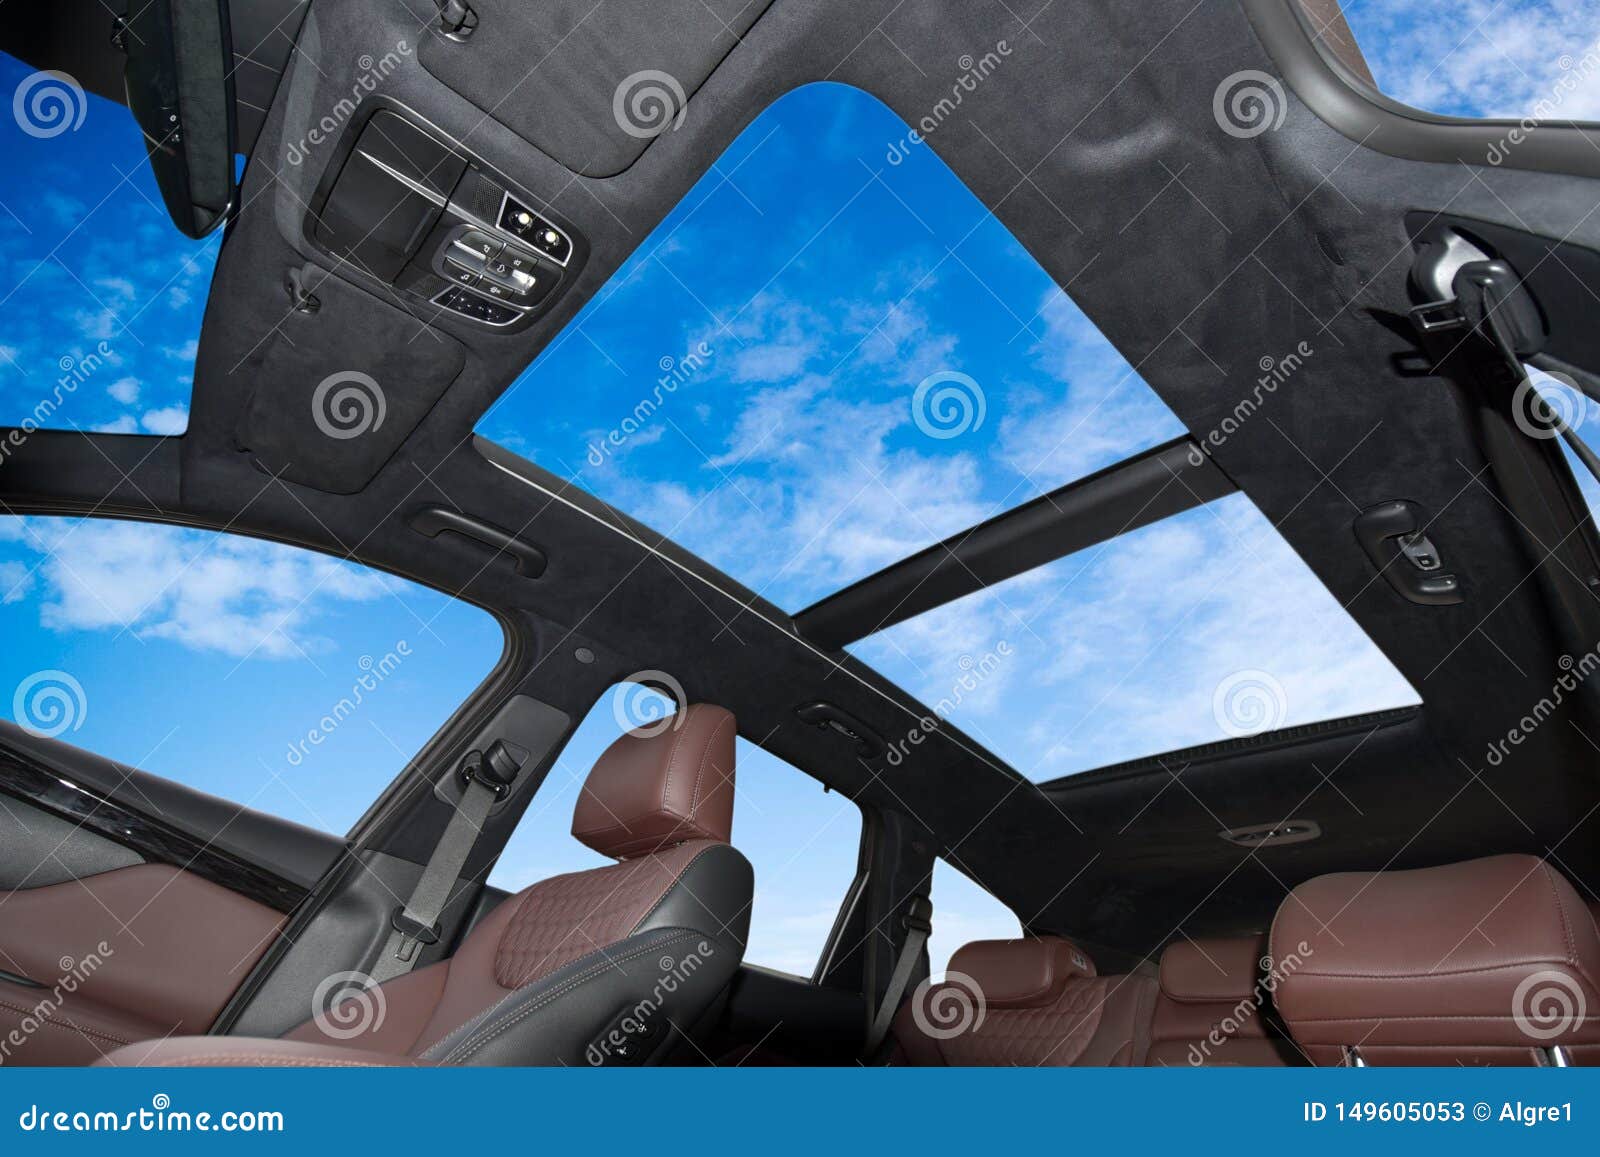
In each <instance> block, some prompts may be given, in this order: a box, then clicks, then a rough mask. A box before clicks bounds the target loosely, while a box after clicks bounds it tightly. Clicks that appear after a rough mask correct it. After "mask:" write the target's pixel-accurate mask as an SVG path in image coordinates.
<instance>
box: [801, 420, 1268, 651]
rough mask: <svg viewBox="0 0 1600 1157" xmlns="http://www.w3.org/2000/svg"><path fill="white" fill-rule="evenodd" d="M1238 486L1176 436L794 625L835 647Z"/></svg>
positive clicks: (850, 591) (883, 574)
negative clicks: (1170, 440) (1175, 438)
mask: <svg viewBox="0 0 1600 1157" xmlns="http://www.w3.org/2000/svg"><path fill="white" fill-rule="evenodd" d="M1237 489H1238V487H1236V486H1235V485H1234V484H1233V481H1232V479H1230V478H1229V477H1228V476H1227V475H1226V474H1224V473H1223V472H1222V470H1221V469H1220V468H1219V467H1218V466H1217V465H1216V464H1215V463H1214V462H1212V460H1211V459H1210V457H1209V456H1207V455H1206V454H1204V453H1203V452H1202V451H1201V450H1200V448H1199V446H1198V445H1196V444H1195V443H1194V441H1192V440H1191V439H1189V438H1179V439H1177V440H1176V441H1173V442H1168V443H1166V444H1165V445H1163V446H1157V447H1155V448H1154V449H1153V450H1147V451H1145V452H1144V453H1143V454H1139V455H1136V456H1134V457H1132V458H1128V459H1125V460H1124V461H1121V462H1118V463H1116V464H1115V465H1113V466H1108V467H1106V469H1104V470H1101V471H1099V472H1098V473H1095V474H1091V475H1089V476H1088V477H1087V478H1081V479H1079V480H1078V481H1076V482H1071V483H1068V484H1067V485H1066V486H1063V487H1061V488H1060V489H1058V490H1052V491H1051V492H1050V493H1048V494H1044V495H1041V496H1040V497H1038V498H1035V499H1033V500H1032V501H1031V502H1026V503H1023V504H1022V505H1021V506H1018V507H1016V508H1015V509H1013V510H1008V511H1006V512H1005V513H1004V514H1000V515H996V516H995V517H994V518H991V519H989V520H987V521H985V522H980V523H978V525H976V526H973V527H970V528H968V529H967V530H964V531H962V532H961V533H960V534H957V535H955V536H954V537H951V538H947V539H945V540H944V541H943V542H941V543H938V544H936V545H934V546H930V547H928V548H927V549H926V550H922V551H919V552H918V553H916V554H914V555H911V556H910V557H909V558H904V559H901V560H900V561H899V562H897V563H894V564H892V565H890V566H887V567H885V568H884V569H883V570H880V571H879V572H878V573H877V574H874V575H870V576H868V577H867V578H864V579H862V580H861V581H860V582H858V583H854V584H852V585H851V586H848V587H845V588H844V589H843V590H842V591H838V592H837V593H835V594H831V595H829V596H828V597H827V598H825V599H823V600H822V601H821V602H818V603H815V604H813V605H812V606H810V607H807V608H806V609H805V610H803V611H801V612H800V613H799V614H798V615H796V616H795V620H794V623H795V628H796V629H797V630H798V631H799V632H800V634H801V636H802V637H804V638H805V639H806V640H807V641H809V642H811V643H813V644H815V645H817V646H819V647H822V648H825V649H828V650H837V649H838V648H841V647H843V646H845V645H846V644H847V643H853V642H855V641H856V640H858V639H864V638H866V637H867V636H868V635H871V634H875V633H876V632H878V631H881V630H884V629H885V628H886V627H891V626H893V625H894V624H896V623H899V622H904V621H905V620H906V619H909V618H913V617H915V616H917V615H920V614H922V613H923V612H925V611H930V610H932V609H933V608H935V607H939V606H943V605H944V604H945V603H949V602H953V601H955V600H956V599H959V598H962V597H963V596H965V595H970V594H974V593H976V592H977V591H980V590H983V589H984V588H985V587H990V586H993V585H994V584H996V583H1000V582H1004V581H1005V580H1006V579H1009V578H1015V577H1016V576H1017V575H1019V574H1023V573H1025V572H1026V571H1030V570H1033V569H1034V568H1035V567H1038V566H1043V565H1044V564H1045V563H1047V562H1052V561H1054V560H1055V559H1058V558H1063V557H1065V556H1066V555H1069V554H1074V553H1076V552H1077V551H1080V550H1084V549H1086V548H1087V547H1091V546H1095V545H1097V544H1099V543H1102V542H1106V541H1107V540H1109V539H1113V538H1116V537H1117V536H1118V535H1122V534H1126V533H1127V532H1128V531H1130V530H1137V529H1139V528H1140V527H1141V526H1148V525H1150V524H1151V523H1152V522H1159V521H1160V520H1161V519H1163V518H1169V517H1171V516H1172V515H1174V514H1181V513H1183V512H1184V511H1185V510H1192V509H1194V508H1195V507H1197V506H1201V505H1204V504H1205V503H1207V502H1210V501H1212V500H1213V499H1216V498H1221V497H1223V496H1225V495H1228V494H1232V493H1234V491H1236V490H1237Z"/></svg>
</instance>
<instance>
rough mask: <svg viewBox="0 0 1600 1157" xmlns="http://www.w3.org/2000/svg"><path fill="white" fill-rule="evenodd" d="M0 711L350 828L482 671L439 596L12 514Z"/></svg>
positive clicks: (478, 632)
mask: <svg viewBox="0 0 1600 1157" xmlns="http://www.w3.org/2000/svg"><path fill="white" fill-rule="evenodd" d="M0 632H3V638H4V639H5V646H4V648H0V714H3V715H4V717H5V718H7V719H9V720H11V721H12V722H13V723H16V724H17V725H18V726H20V727H22V728H23V729H24V730H26V731H28V732H30V733H31V734H34V735H39V736H46V737H49V738H54V739H59V740H61V741H63V742H66V743H71V744H73V745H75V746H78V747H82V748H86V749H88V750H90V751H93V752H95V753H96V754H98V755H102V756H106V757H108V758H110V759H114V760H117V761H118V762H121V763H126V764H129V765H131V766H133V767H137V768H140V769H141V770H144V771H149V772H151V773H153V774H156V775H161V776H164V777H166V778H168V779H172V780H175V781H177V782H179V783H183V784H186V785H188V786H190V787H194V788H198V789H200V790H202V791H205V792H209V793H210V794H212V795H217V796H222V797H224V798H226V799H230V800H233V801H235V802H237V803H240V804H244V805H245V806H247V807H250V808H253V809H256V810H258V811H263V812H269V813H271V814H273V815H277V816H281V817H283V818H285V819H289V820H293V821H295V822H297V823H301V824H305V825H307V826H309V827H313V828H319V829H321V830H323V831H328V832H335V833H343V832H345V831H348V830H349V828H350V827H351V826H352V825H353V824H354V823H355V821H356V820H357V819H359V818H360V817H361V815H362V813H363V812H364V811H365V810H366V809H367V807H368V806H369V805H370V804H371V803H372V801H373V800H374V799H375V798H376V797H377V796H378V795H379V794H380V793H381V792H382V791H383V789H384V788H385V787H386V786H387V785H388V783H389V782H390V781H391V780H392V779H393V778H394V777H395V776H396V775H397V774H398V773H399V771H400V769H401V767H402V766H404V764H405V762H406V760H407V759H409V758H410V757H411V756H412V755H413V754H414V753H415V752H416V751H417V750H418V749H419V748H420V747H421V746H422V745H423V744H424V743H425V742H427V740H428V739H429V738H430V737H431V736H432V735H433V733H434V732H435V731H436V730H438V728H439V727H440V726H442V725H443V724H444V722H445V721H446V720H447V719H448V718H449V717H450V714H451V712H452V711H454V710H455V708H456V707H457V706H458V705H459V704H460V703H461V702H462V700H464V699H465V698H466V697H467V696H468V695H470V694H471V693H472V691H473V689H474V688H475V687H476V686H477V685H478V684H479V683H480V682H481V681H482V680H483V679H484V678H485V676H487V675H488V674H489V672H490V671H491V670H492V669H493V668H494V665H495V663H496V662H497V661H498V659H499V657H500V653H501V650H502V648H503V645H504V635H503V633H502V632H501V630H500V626H499V624H498V623H497V622H496V621H495V619H494V617H493V616H492V615H490V614H488V613H487V612H485V611H483V610H480V609H479V608H477V607H473V606H469V605H467V604H465V603H461V602H458V601H456V600H454V599H451V598H450V597H449V596H447V595H443V594H440V593H438V592H437V591H433V590H430V589H428V588H426V587H421V586H418V585H416V584H413V583H409V582H406V581H404V580H402V579H396V578H393V577H391V576H389V575H385V574H381V573H379V572H377V571H373V570H369V569H367V568H365V567H362V566H359V565H356V564H354V563H350V562H344V561H341V560H339V559H335V558H330V557H328V556H325V555H321V554H317V553H315V552H313V551H309V550H304V549H301V548H299V547H292V546H284V545H281V544H278V543H270V542H262V541H258V540H256V539H250V538H244V537H241V536H238V535H231V534H223V533H216V532H212V531H205V530H192V529H185V528H181V527H172V526H161V525H155V524H149V523H136V522H120V521H111V520H107V519H94V518H82V519H78V518H32V517H29V518H15V517H12V518H3V519H0Z"/></svg>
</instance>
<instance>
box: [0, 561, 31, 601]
mask: <svg viewBox="0 0 1600 1157" xmlns="http://www.w3.org/2000/svg"><path fill="white" fill-rule="evenodd" d="M32 589H33V572H32V571H30V570H29V569H28V567H27V566H26V565H25V564H23V563H20V562H0V603H3V604H10V603H14V602H17V601H18V600H19V599H22V598H25V597H27V594H28V592H29V591H30V590H32Z"/></svg>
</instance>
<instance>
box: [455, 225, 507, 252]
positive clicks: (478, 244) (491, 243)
mask: <svg viewBox="0 0 1600 1157" xmlns="http://www.w3.org/2000/svg"><path fill="white" fill-rule="evenodd" d="M456 244H457V245H460V246H461V247H462V248H464V249H469V250H471V251H472V252H474V253H476V254H477V255H478V257H479V258H480V259H483V260H487V259H488V258H490V257H494V256H496V255H497V254H499V252H500V250H501V248H502V242H501V241H500V240H499V238H496V237H491V236H489V234H487V233H484V232H481V231H479V230H477V229H468V230H467V231H466V232H465V233H463V234H462V235H461V238H460V240H458V241H457V242H456Z"/></svg>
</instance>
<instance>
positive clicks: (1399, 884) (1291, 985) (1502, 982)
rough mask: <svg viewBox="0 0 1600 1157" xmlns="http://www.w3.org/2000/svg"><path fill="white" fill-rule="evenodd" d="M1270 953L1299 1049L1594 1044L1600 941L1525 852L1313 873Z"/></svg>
mask: <svg viewBox="0 0 1600 1157" xmlns="http://www.w3.org/2000/svg"><path fill="white" fill-rule="evenodd" d="M1271 954H1272V960H1273V965H1274V971H1275V973H1277V975H1278V980H1277V985H1276V991H1275V993H1274V996H1275V999H1276V1001H1277V1005H1278V1010H1279V1012H1280V1013H1281V1014H1282V1016H1283V1019H1284V1021H1285V1022H1286V1023H1287V1024H1288V1026H1289V1030H1290V1032H1291V1033H1292V1034H1293V1035H1294V1038H1295V1039H1296V1040H1297V1041H1299V1042H1300V1043H1301V1044H1302V1045H1330V1046H1331V1045H1340V1046H1346V1047H1352V1046H1359V1047H1360V1049H1361V1052H1362V1055H1363V1056H1366V1055H1367V1054H1368V1053H1369V1051H1372V1050H1381V1049H1382V1048H1383V1046H1392V1050H1393V1054H1392V1055H1398V1054H1399V1052H1400V1051H1401V1050H1407V1049H1409V1050H1411V1051H1412V1053H1413V1054H1416V1052H1417V1050H1419V1049H1423V1048H1427V1049H1434V1050H1441V1051H1439V1052H1435V1053H1433V1054H1432V1055H1434V1056H1436V1057H1438V1058H1439V1059H1438V1060H1435V1061H1434V1062H1433V1063H1441V1062H1442V1061H1443V1060H1446V1059H1448V1056H1447V1055H1446V1054H1444V1053H1443V1051H1442V1050H1445V1049H1447V1048H1451V1047H1466V1048H1467V1051H1468V1052H1470V1051H1471V1049H1472V1048H1473V1047H1476V1048H1480V1049H1484V1048H1487V1049H1502V1050H1531V1049H1541V1048H1549V1047H1551V1046H1555V1045H1566V1044H1575V1043H1587V1042H1596V1041H1600V933H1597V932H1596V929H1595V921H1594V919H1593V917H1592V916H1591V915H1590V913H1589V912H1588V911H1587V910H1586V909H1585V907H1584V904H1583V901H1582V900H1580V899H1579V897H1578V894H1577V893H1576V892H1575V891H1574V890H1573V887H1572V885H1571V884H1569V883H1568V882H1567V881H1566V879H1564V878H1563V877H1562V876H1561V875H1559V874H1558V873H1556V872H1555V871H1553V870H1551V868H1550V866H1549V865H1548V864H1546V863H1545V862H1544V861H1543V860H1541V859H1539V858H1537V857H1535V856H1525V855H1506V856H1489V857H1487V858H1485V859H1481V860H1468V861H1467V862H1465V863H1461V864H1448V865H1445V866H1443V867H1438V868H1422V869H1418V870H1414V871H1405V872H1340V873H1335V874H1334V875H1330V876H1319V877H1317V878H1316V879H1314V880H1309V881H1307V882H1306V883H1304V884H1301V885H1300V886H1299V887H1298V888H1295V889H1294V891H1292V892H1291V893H1290V894H1289V896H1288V898H1287V899H1286V900H1285V901H1284V902H1283V906H1282V907H1280V908H1279V909H1278V915H1277V918H1276V919H1275V920H1274V921H1273V925H1272V940H1271ZM1335 1063H1337V1062H1335Z"/></svg>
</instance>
